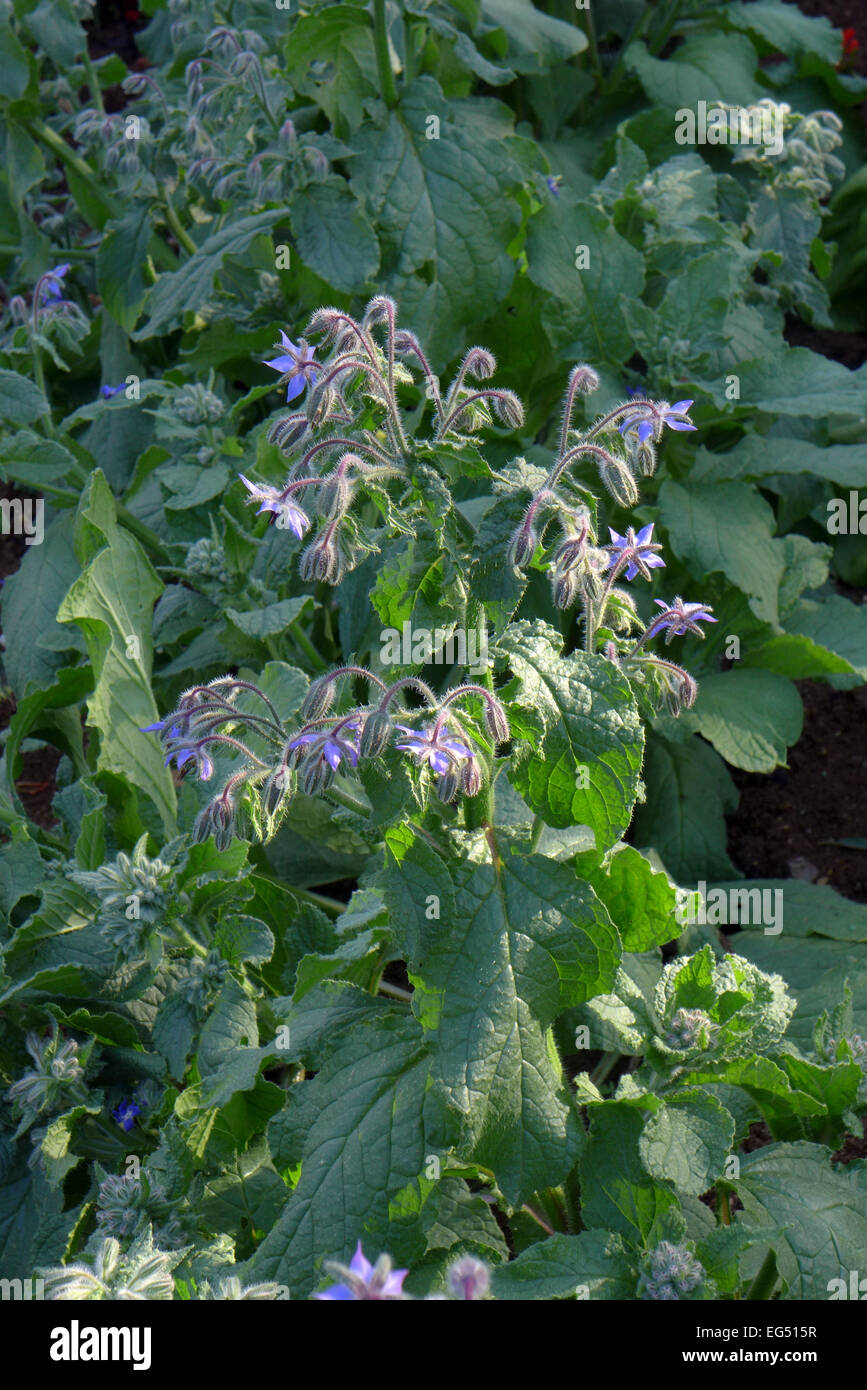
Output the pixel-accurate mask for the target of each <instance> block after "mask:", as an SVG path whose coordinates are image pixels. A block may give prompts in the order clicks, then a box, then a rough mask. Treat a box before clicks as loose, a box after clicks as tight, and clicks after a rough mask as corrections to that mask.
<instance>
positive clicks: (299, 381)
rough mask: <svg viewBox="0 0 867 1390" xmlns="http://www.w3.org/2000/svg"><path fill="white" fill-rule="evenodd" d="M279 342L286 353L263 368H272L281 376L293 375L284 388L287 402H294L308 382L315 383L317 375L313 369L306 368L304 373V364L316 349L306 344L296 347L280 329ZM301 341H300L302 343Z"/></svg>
mask: <svg viewBox="0 0 867 1390" xmlns="http://www.w3.org/2000/svg"><path fill="white" fill-rule="evenodd" d="M280 340H281V342H282V344H283V346H284V348H285V349H286V351H285V352H284V353H283V354H282V355H281V356H280V357H275V358H274V360H273V361H272V362H266V363H265V366H266V367H273V368H274V370H275V372H280V374H281V376H282V375H285V373H287V372H293V373H294V375H293V376H292V377H291V378H290V380H289V383H288V385H287V387H286V399H287V401H294V400H295V398H296V397H297V396H300V395H301V393H302V392H303V390H304V387H305V386H306V385H307V383H308V381H311V382H313V381H315V380H316V377H317V376H318V374H319V373H318V371H317V370H316V369H315V368H308V369H307V370H306V371H305V369H304V364H305V363H306V362H312V361H313V354H314V352H315V351H316V349H315V348H312V347H308V346H307V345H306V344H305V346H304V347H303V348H302V347H300V346H299V347H296V346H295V344H294V343H293V342H292V341H291V340H290V339H289V338H287V337H286V334H285V333H284V332H283V330H282V328H281V330H280ZM303 341H304V340H303V339H302V342H303Z"/></svg>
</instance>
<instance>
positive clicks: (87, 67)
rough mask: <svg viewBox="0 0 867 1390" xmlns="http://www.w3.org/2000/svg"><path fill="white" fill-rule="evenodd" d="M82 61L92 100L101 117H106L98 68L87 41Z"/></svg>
mask: <svg viewBox="0 0 867 1390" xmlns="http://www.w3.org/2000/svg"><path fill="white" fill-rule="evenodd" d="M81 61H82V62H83V64H84V71H85V72H86V73H87V85H88V87H89V88H90V99H91V101H92V102H93V104H94V106H95V107H96V109H97V111H98V112H99V114H100V115H101V116H104V115H105V107H104V105H103V102H102V91H101V89H100V85H99V78H98V77H97V75H96V68H95V67H94V66H93V59H92V58H91V56H90V54H89V53H88V51H87V40H86V39H85V41H84V48H83V49H82V53H81Z"/></svg>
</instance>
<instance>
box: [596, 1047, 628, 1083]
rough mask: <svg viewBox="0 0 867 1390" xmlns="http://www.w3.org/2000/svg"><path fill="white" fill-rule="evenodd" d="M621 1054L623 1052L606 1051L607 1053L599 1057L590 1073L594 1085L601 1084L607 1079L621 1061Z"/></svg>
mask: <svg viewBox="0 0 867 1390" xmlns="http://www.w3.org/2000/svg"><path fill="white" fill-rule="evenodd" d="M620 1056H621V1054H620V1053H619V1052H606V1053H605V1055H604V1056H603V1057H601V1058H600V1059H599V1061H598V1062H597V1063H596V1066H595V1067H594V1068H593V1070H592V1072H591V1073H590V1080H591V1081H592V1082H593V1085H594V1086H599V1085H600V1084H601V1083H602V1082H603V1081H605V1080H606V1079H607V1077H608V1076H609V1075H610V1073H611V1072H613V1070H614V1068H615V1067H616V1066H617V1063H618V1062H619V1061H620Z"/></svg>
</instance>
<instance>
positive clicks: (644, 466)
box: [635, 439, 656, 478]
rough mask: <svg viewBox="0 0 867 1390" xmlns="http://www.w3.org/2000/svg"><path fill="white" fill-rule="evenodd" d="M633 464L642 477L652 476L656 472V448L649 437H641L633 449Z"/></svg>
mask: <svg viewBox="0 0 867 1390" xmlns="http://www.w3.org/2000/svg"><path fill="white" fill-rule="evenodd" d="M635 466H636V468H637V469H638V471H639V473H640V474H641V476H642V477H643V478H652V477H653V475H654V473H655V472H656V450H655V449H654V447H653V445H652V443H651V442H650V440H649V439H643V440H642V441H641V443H640V444H639V445H638V448H637V449H636V450H635Z"/></svg>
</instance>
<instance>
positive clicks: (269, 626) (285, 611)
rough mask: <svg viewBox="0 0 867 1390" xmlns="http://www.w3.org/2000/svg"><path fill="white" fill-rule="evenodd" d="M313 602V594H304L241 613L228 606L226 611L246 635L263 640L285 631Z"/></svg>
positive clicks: (234, 624) (234, 623) (230, 620)
mask: <svg viewBox="0 0 867 1390" xmlns="http://www.w3.org/2000/svg"><path fill="white" fill-rule="evenodd" d="M311 603H312V599H311V596H310V595H309V594H304V595H303V596H302V597H300V598H284V599H281V601H280V602H279V603H269V604H267V605H266V606H265V607H264V608H252V609H250V611H249V612H247V613H239V612H238V610H237V609H236V608H227V609H226V610H225V612H226V617H227V618H228V620H229V622H230V623H231V624H232V626H233V627H236V628H237V629H238V630H239V632H243V634H244V636H245V637H254V638H257V639H259V640H262V639H264V638H266V637H276V636H277V635H278V633H281V632H285V631H286V629H287V627H289V625H290V623H294V622H295V619H296V618H298V617H300V615H301V614H302V613H303V612H304V610H305V609H306V608H307V607H308V605H309V604H311Z"/></svg>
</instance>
